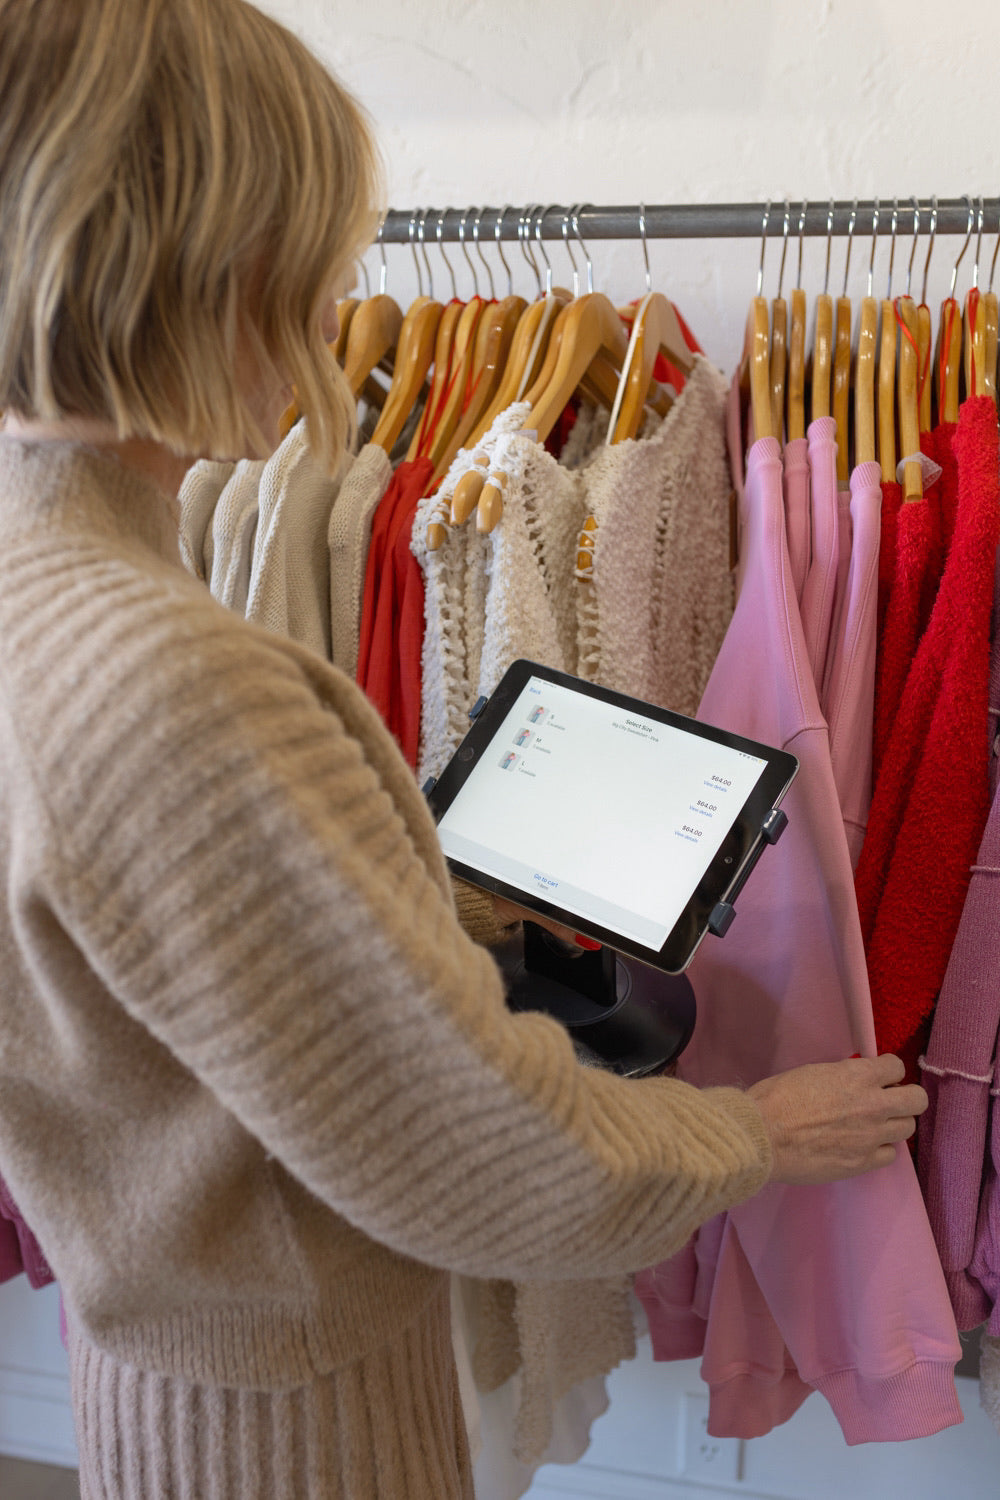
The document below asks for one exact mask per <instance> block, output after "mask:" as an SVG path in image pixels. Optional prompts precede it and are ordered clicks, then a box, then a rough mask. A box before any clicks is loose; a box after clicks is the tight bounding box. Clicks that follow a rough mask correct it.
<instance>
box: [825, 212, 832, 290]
mask: <svg viewBox="0 0 1000 1500" xmlns="http://www.w3.org/2000/svg"><path fill="white" fill-rule="evenodd" d="M832 249H833V199H832V198H831V199H830V202H829V204H828V205H827V210H826V274H825V275H824V277H823V296H824V297H825V296H826V295H827V293H828V292H829V290H830V251H831V250H832Z"/></svg>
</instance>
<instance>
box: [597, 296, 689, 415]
mask: <svg viewBox="0 0 1000 1500" xmlns="http://www.w3.org/2000/svg"><path fill="white" fill-rule="evenodd" d="M629 344H630V347H631V351H632V359H631V365H630V368H629V370H628V372H627V375H626V377H625V389H624V393H623V398H622V402H621V409H620V411H619V413H618V420H617V422H615V424H614V432H613V433H612V434H611V441H612V442H613V443H620V442H624V441H625V440H626V439H628V438H634V437H635V435H636V433H637V432H638V431H639V428H640V426H641V424H642V414H643V410H644V408H645V405H646V396H647V393H648V391H649V387H650V384H651V382H652V379H653V366H654V365H655V364H656V359H657V356H658V355H659V354H660V353H661V352H662V353H664V354H665V355H666V356H667V358H668V359H669V360H670V361H671V363H672V364H675V365H676V366H677V368H678V369H679V370H683V372H684V374H685V375H687V374H690V372H691V370H692V369H693V368H694V356H693V355H692V353H691V351H690V349H689V348H688V346H687V341H686V340H685V338H684V335H683V333H682V332H681V326H680V324H679V323H678V321H677V313H676V312H675V310H674V305H673V303H672V302H670V301H668V299H667V298H666V297H665V296H664V295H663V293H662V292H647V294H646V296H645V297H644V298H643V300H642V302H641V303H640V304H639V308H638V310H637V312H636V315H635V322H634V323H633V327H632V336H631V339H630V340H629ZM616 399H617V393H616Z"/></svg>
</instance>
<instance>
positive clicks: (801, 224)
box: [795, 198, 809, 290]
mask: <svg viewBox="0 0 1000 1500" xmlns="http://www.w3.org/2000/svg"><path fill="white" fill-rule="evenodd" d="M808 207H809V200H808V198H803V200H802V206H801V208H800V209H799V270H798V278H797V280H796V282H795V285H796V286H797V287H798V288H799V289H800V290H801V287H802V236H803V234H804V233H805V227H806V209H807V208H808Z"/></svg>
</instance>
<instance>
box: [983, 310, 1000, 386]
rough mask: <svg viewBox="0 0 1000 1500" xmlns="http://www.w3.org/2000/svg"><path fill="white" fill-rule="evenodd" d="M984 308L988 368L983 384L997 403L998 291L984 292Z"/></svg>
mask: <svg viewBox="0 0 1000 1500" xmlns="http://www.w3.org/2000/svg"><path fill="white" fill-rule="evenodd" d="M983 308H984V319H985V324H986V327H985V336H984V344H985V357H986V370H985V373H984V377H983V386H984V390H985V393H986V395H987V396H989V397H991V398H992V401H993V405H994V406H996V404H997V345H998V342H1000V339H998V334H1000V307H998V303H997V294H996V292H994V291H992V290H990V291H988V292H984V293H983Z"/></svg>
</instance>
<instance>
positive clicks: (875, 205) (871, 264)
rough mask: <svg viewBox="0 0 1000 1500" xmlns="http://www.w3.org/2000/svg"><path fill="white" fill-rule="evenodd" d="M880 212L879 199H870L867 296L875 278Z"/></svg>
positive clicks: (870, 291)
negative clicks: (870, 229) (869, 252)
mask: <svg viewBox="0 0 1000 1500" xmlns="http://www.w3.org/2000/svg"><path fill="white" fill-rule="evenodd" d="M880 212H881V210H880V205H879V200H878V199H877V198H875V199H873V201H872V251H871V254H870V255H869V257H868V291H867V293H866V295H867V296H869V297H870V296H871V294H872V285H873V283H874V280H875V250H876V247H877V246H878V221H879V214H880Z"/></svg>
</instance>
